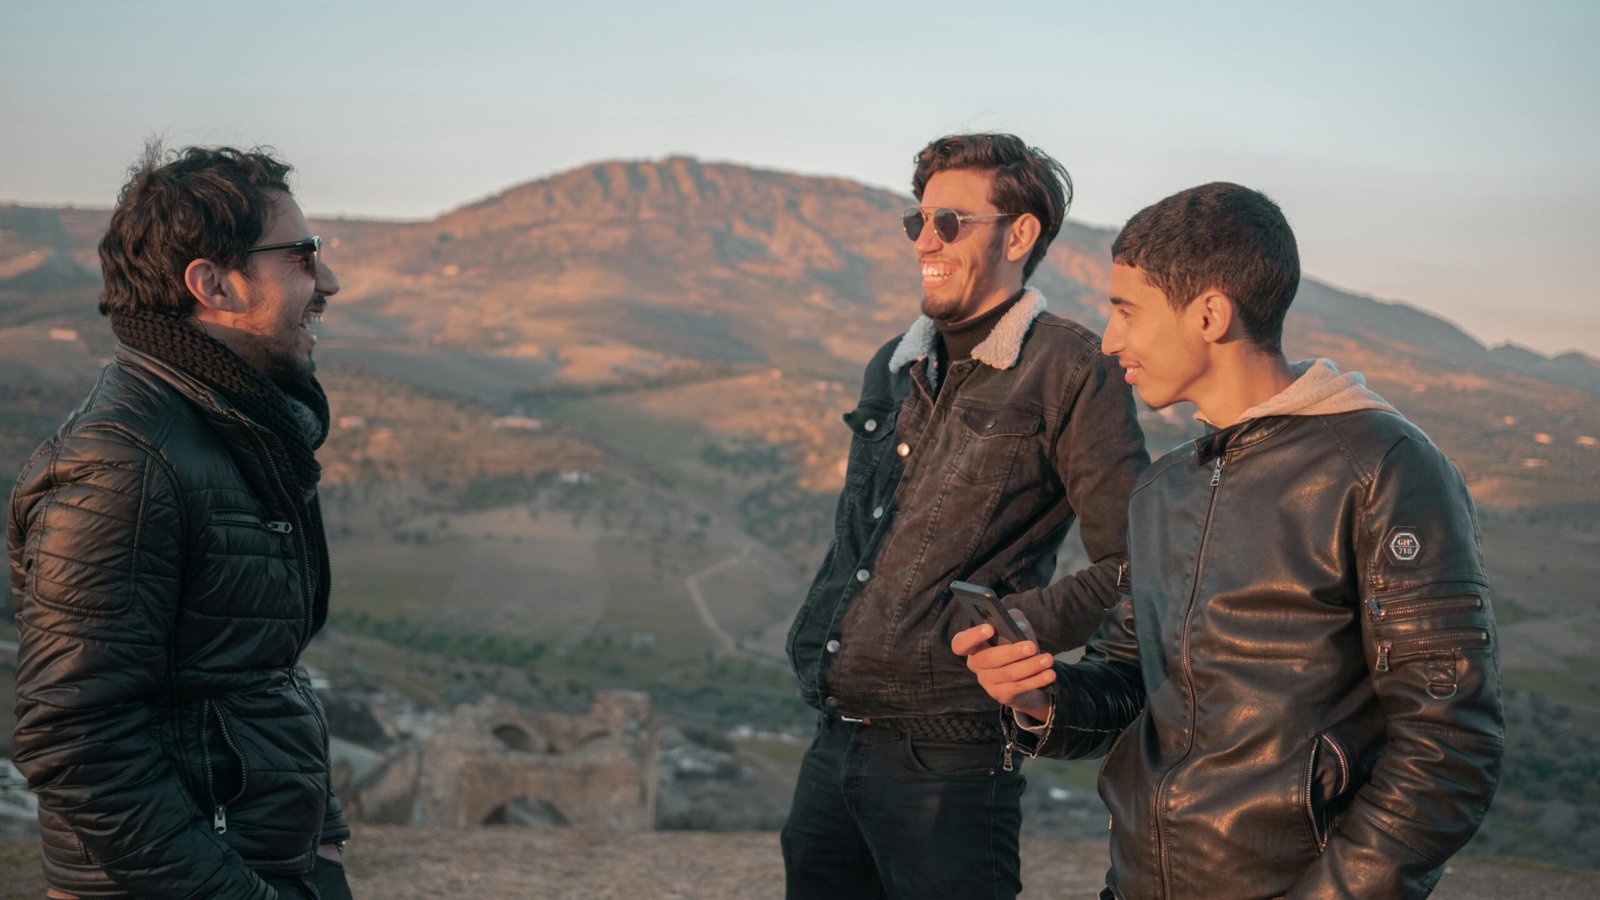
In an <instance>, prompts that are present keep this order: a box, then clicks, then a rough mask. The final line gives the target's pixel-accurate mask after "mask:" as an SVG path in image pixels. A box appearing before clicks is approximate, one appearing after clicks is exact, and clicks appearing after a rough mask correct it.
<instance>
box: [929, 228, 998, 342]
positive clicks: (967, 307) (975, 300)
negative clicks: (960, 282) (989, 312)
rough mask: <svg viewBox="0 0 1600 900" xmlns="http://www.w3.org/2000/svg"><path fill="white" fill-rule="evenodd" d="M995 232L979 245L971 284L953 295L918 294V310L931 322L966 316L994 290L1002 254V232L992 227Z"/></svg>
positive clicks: (948, 320)
mask: <svg viewBox="0 0 1600 900" xmlns="http://www.w3.org/2000/svg"><path fill="white" fill-rule="evenodd" d="M994 231H995V232H996V233H995V235H994V236H993V237H992V238H991V239H990V241H989V243H988V245H987V246H985V247H984V248H983V256H982V257H981V258H980V262H979V263H978V267H977V270H976V271H975V272H974V273H973V275H974V278H973V280H972V283H971V287H970V288H969V289H968V291H967V292H966V293H965V294H964V295H961V296H956V297H930V296H928V295H926V294H924V295H923V297H922V314H923V315H925V316H927V317H928V318H930V319H932V320H934V321H935V322H940V323H944V324H949V323H952V322H960V321H961V320H963V319H967V318H970V317H971V316H972V314H973V313H975V312H977V311H978V304H980V303H981V302H983V298H984V297H987V296H989V294H991V293H992V292H993V291H994V287H995V283H996V282H997V281H998V280H999V278H1000V260H1001V258H1002V257H1003V256H1004V255H1005V237H1006V235H1005V232H1004V231H1002V230H1000V229H994Z"/></svg>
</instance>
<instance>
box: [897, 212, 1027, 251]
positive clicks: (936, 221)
mask: <svg viewBox="0 0 1600 900" xmlns="http://www.w3.org/2000/svg"><path fill="white" fill-rule="evenodd" d="M1020 215H1022V214H1021V213H981V214H973V213H964V212H957V211H956V210H953V209H950V208H949V207H944V206H941V207H939V208H938V209H935V210H933V211H931V212H930V211H928V210H926V209H923V208H922V207H920V206H908V207H906V211H905V212H903V213H901V214H900V224H901V225H904V226H905V229H906V237H908V238H910V239H912V240H913V241H914V240H916V239H917V238H919V237H922V228H923V226H924V225H925V224H927V221H928V219H930V218H931V219H933V233H934V234H936V235H938V236H939V240H941V241H944V242H945V243H946V244H949V243H952V242H954V241H955V239H956V237H957V236H958V235H960V234H961V226H963V225H965V224H966V223H968V222H977V221H981V220H983V219H1010V218H1014V217H1016V216H1020Z"/></svg>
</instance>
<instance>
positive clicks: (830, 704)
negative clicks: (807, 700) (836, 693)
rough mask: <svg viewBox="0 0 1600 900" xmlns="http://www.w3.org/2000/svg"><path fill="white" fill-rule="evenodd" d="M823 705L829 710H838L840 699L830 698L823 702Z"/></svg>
mask: <svg viewBox="0 0 1600 900" xmlns="http://www.w3.org/2000/svg"><path fill="white" fill-rule="evenodd" d="M822 705H823V706H826V707H827V708H829V709H838V708H839V698H838V697H829V698H828V699H826V700H824V701H822Z"/></svg>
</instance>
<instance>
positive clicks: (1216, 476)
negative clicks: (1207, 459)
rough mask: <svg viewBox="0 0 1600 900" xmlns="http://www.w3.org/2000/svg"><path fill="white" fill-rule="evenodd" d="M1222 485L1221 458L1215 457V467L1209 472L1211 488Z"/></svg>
mask: <svg viewBox="0 0 1600 900" xmlns="http://www.w3.org/2000/svg"><path fill="white" fill-rule="evenodd" d="M1221 483H1222V457H1220V456H1219V457H1217V467H1216V468H1215V469H1212V470H1211V486H1212V487H1216V486H1217V485H1219V484H1221Z"/></svg>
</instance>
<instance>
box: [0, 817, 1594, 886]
mask: <svg viewBox="0 0 1600 900" xmlns="http://www.w3.org/2000/svg"><path fill="white" fill-rule="evenodd" d="M37 852H38V851H37V845H35V844H34V843H32V842H26V841H8V842H0V897H16V898H23V897H41V896H43V895H44V883H43V881H42V880H41V879H40V877H39V874H38V865H37V862H36V860H37ZM1023 862H1024V868H1023V879H1024V882H1025V883H1026V885H1027V890H1026V891H1025V892H1024V896H1025V897H1035V898H1042V897H1092V896H1094V894H1095V892H1096V891H1097V890H1098V888H1099V885H1100V883H1101V882H1100V878H1101V875H1102V874H1103V873H1104V871H1105V866H1106V853H1105V848H1104V846H1103V845H1096V844H1085V843H1078V844H1069V843H1053V842H1042V841H1032V842H1025V843H1024V845H1023ZM347 864H348V867H349V871H350V880H351V882H352V884H353V885H354V887H355V894H356V896H357V897H361V898H395V900H404V898H433V897H528V898H571V900H580V898H582V900H735V898H768V897H773V898H776V897H782V896H783V862H782V859H781V858H780V856H779V852H778V836H777V835H776V834H774V833H771V832H740V833H733V834H713V833H707V832H681V831H680V832H672V831H666V832H649V833H642V834H641V833H618V832H594V831H576V830H570V829H557V830H529V829H514V828H481V829H468V830H452V829H422V828H398V827H382V828H379V827H372V826H367V827H363V828H360V829H359V830H358V831H357V833H356V837H355V839H354V840H353V841H352V842H351V844H350V848H349V851H348V857H347ZM1595 882H1596V879H1595V876H1594V874H1593V873H1583V872H1574V871H1569V870H1563V869H1553V868H1547V867H1537V866H1524V865H1518V864H1514V863H1506V862H1485V861H1479V860H1463V861H1460V862H1458V863H1456V864H1454V865H1452V866H1451V869H1450V871H1449V873H1448V874H1447V875H1445V877H1444V880H1443V881H1442V882H1441V883H1440V885H1439V889H1438V891H1437V892H1435V894H1434V896H1435V897H1437V898H1441V900H1534V898H1538V900H1553V898H1562V897H1593V896H1595Z"/></svg>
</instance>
